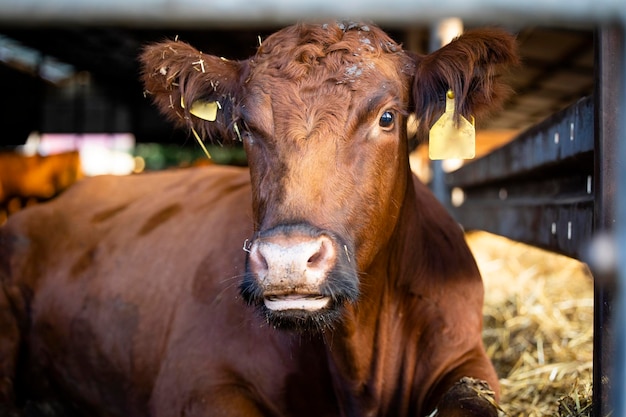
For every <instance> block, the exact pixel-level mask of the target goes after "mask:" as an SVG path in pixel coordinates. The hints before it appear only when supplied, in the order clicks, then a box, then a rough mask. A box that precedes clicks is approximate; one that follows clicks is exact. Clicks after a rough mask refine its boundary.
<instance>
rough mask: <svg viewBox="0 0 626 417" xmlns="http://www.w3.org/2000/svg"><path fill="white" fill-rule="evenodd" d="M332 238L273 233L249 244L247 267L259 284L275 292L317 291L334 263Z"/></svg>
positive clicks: (335, 254)
mask: <svg viewBox="0 0 626 417" xmlns="http://www.w3.org/2000/svg"><path fill="white" fill-rule="evenodd" d="M336 258H337V253H336V250H335V245H334V244H333V241H332V240H331V239H330V238H329V237H328V236H325V235H320V236H316V237H308V236H307V237H302V236H299V237H295V236H280V235H278V236H272V237H269V238H261V239H257V240H256V241H255V242H254V243H253V244H252V247H251V248H250V254H249V264H248V265H249V268H250V271H251V272H252V273H254V274H255V275H256V276H257V279H258V281H259V283H260V284H261V286H262V287H264V288H265V289H270V290H272V291H276V292H285V293H287V292H308V291H311V292H316V291H317V290H318V289H319V286H320V285H321V283H322V282H323V281H324V279H325V278H326V276H327V275H328V273H329V271H330V270H331V269H332V268H333V267H334V265H335V263H336Z"/></svg>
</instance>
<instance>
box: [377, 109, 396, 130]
mask: <svg viewBox="0 0 626 417" xmlns="http://www.w3.org/2000/svg"><path fill="white" fill-rule="evenodd" d="M393 119H394V117H393V113H392V112H390V111H386V112H384V113H383V114H382V116H380V120H379V121H378V125H379V126H380V127H382V128H387V129H388V128H391V127H393Z"/></svg>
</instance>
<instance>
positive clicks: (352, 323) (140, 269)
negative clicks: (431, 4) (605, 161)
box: [0, 23, 516, 416]
mask: <svg viewBox="0 0 626 417" xmlns="http://www.w3.org/2000/svg"><path fill="white" fill-rule="evenodd" d="M200 57H201V58H202V59H203V60H204V61H203V62H204V69H205V72H202V70H201V68H200V69H199V68H198V65H199V64H196V63H197V62H198V60H199V58H200ZM438 57H439V58H440V59H441V62H439V60H438V59H437V58H438ZM468 61H471V62H468ZM515 61H516V56H515V53H514V51H513V41H512V38H511V37H510V36H509V35H507V34H505V33H504V32H501V31H495V30H489V31H485V32H476V33H474V34H470V35H469V37H468V38H467V39H465V38H464V37H461V38H460V39H459V40H457V41H456V43H454V44H452V45H451V46H450V47H449V48H448V49H445V50H443V51H439V52H435V53H434V54H432V55H429V56H426V57H413V56H411V55H409V54H407V53H405V52H404V51H403V50H402V49H401V48H400V46H399V45H397V44H396V43H395V42H393V41H392V40H391V39H389V38H388V37H387V36H386V35H385V34H384V33H383V32H382V31H381V30H380V29H378V28H376V27H374V26H371V25H362V24H348V23H343V24H336V23H329V24H328V25H308V24H301V25H296V26H293V27H290V28H286V29H284V30H283V31H280V32H278V33H276V34H275V35H273V36H271V37H270V38H268V39H266V40H265V42H263V44H262V45H261V46H260V48H259V51H258V53H257V55H256V56H254V57H252V58H251V59H249V60H247V61H242V62H226V61H223V60H221V59H219V58H217V57H211V56H208V55H203V54H200V52H198V51H196V50H195V49H193V48H192V47H190V46H188V45H185V44H183V43H181V42H166V43H162V44H157V45H153V46H151V47H149V48H147V49H146V50H145V52H144V54H143V56H142V62H143V65H144V81H145V83H146V89H147V90H148V91H149V92H150V94H151V95H152V96H153V98H154V100H155V102H156V103H157V105H159V107H160V108H161V110H162V111H163V112H164V113H165V114H167V115H168V117H170V118H172V119H175V120H179V121H181V122H182V124H183V125H187V126H190V127H194V129H195V130H196V131H198V132H203V133H204V134H206V135H207V136H210V137H222V138H228V137H236V133H234V130H233V129H234V125H235V124H236V125H237V126H238V129H239V133H240V135H241V139H242V141H243V142H244V146H245V147H246V151H247V153H248V159H249V163H250V170H249V172H248V171H247V170H243V169H237V168H222V167H208V168H201V169H200V168H197V169H189V170H186V171H178V172H167V173H158V174H150V175H143V176H135V177H127V178H112V177H104V178H95V179H92V180H89V181H84V182H83V183H81V184H79V185H78V186H76V187H74V188H73V189H71V190H70V191H69V192H67V193H66V194H65V195H63V196H62V197H61V198H59V199H58V200H56V201H55V202H52V203H50V204H47V205H43V206H40V207H37V208H33V209H31V210H27V211H25V212H23V213H21V214H18V215H16V216H14V217H13V218H12V219H11V220H10V221H9V223H8V225H7V226H6V227H5V228H3V229H1V230H0V259H2V260H3V261H2V262H1V263H0V278H1V279H2V283H3V288H4V292H0V312H1V313H2V314H0V328H2V329H7V333H6V334H7V336H4V334H3V337H2V339H1V341H2V343H0V358H2V361H1V362H0V378H3V379H2V381H8V383H5V384H0V394H3V395H4V397H0V399H1V398H5V400H4V401H5V403H8V404H10V403H11V398H12V389H11V384H10V383H11V382H12V381H14V377H15V373H16V372H17V373H21V372H24V370H20V369H16V366H15V360H14V358H15V355H16V350H17V349H18V346H19V344H20V340H28V341H29V344H28V348H29V350H28V351H27V353H25V355H26V356H24V360H23V362H22V363H24V364H25V365H28V366H27V368H28V369H29V371H30V372H31V373H34V374H35V375H38V376H39V377H40V378H39V379H38V380H41V381H43V382H46V381H50V382H51V384H50V385H49V387H61V391H62V393H63V395H65V396H69V397H70V398H71V399H72V400H73V401H75V402H76V403H77V404H79V405H80V406H81V407H83V408H84V409H85V410H88V411H89V413H91V414H90V415H124V416H135V415H137V416H144V415H154V416H183V415H185V416H188V415H193V416H221V415H250V416H252V415H259V416H261V415H265V416H279V415H297V416H308V415H311V416H312V415H315V416H319V415H329V416H330V415H355V416H357V415H380V416H383V415H389V416H391V415H393V416H420V415H426V414H428V413H430V412H431V411H432V410H433V409H435V408H437V407H440V413H439V414H438V415H440V416H462V415H468V416H469V415H484V416H492V415H494V412H495V408H494V407H493V406H492V405H491V404H490V403H489V402H488V401H485V400H484V398H483V397H481V396H480V395H478V394H476V395H475V396H473V394H472V393H473V392H475V391H473V390H471V389H468V388H467V384H459V383H458V382H459V381H468V380H471V381H475V380H477V381H479V382H478V384H479V385H481V386H483V385H484V383H486V384H488V386H490V387H491V389H493V390H495V391H496V396H497V391H498V381H497V376H496V374H495V372H494V370H493V367H492V366H491V364H490V362H489V360H488V358H487V356H486V354H485V352H484V349H483V346H482V341H481V327H482V312H481V310H482V300H483V289H482V282H481V278H480V275H479V273H478V269H477V267H476V264H475V262H474V259H473V257H472V255H471V253H470V251H469V249H468V247H467V246H466V244H465V242H464V237H463V234H462V232H461V230H460V228H459V227H458V225H457V224H456V223H455V222H454V220H453V219H452V218H451V217H450V216H448V215H447V214H446V213H445V211H444V209H443V207H442V206H441V205H440V204H439V203H438V202H437V201H436V200H435V198H434V197H433V196H432V195H431V194H430V192H429V191H428V189H427V188H426V187H425V186H424V185H422V184H420V183H419V181H418V180H417V179H416V178H415V177H414V176H413V175H412V174H411V172H410V170H409V167H408V145H407V140H406V127H405V121H406V116H407V114H408V113H409V112H410V111H412V110H414V109H417V111H418V112H419V114H418V116H420V117H423V118H424V120H427V119H428V118H430V117H431V115H432V114H433V112H435V111H436V110H433V109H434V108H436V107H437V106H438V105H439V97H443V95H444V94H445V91H446V90H447V88H448V86H446V85H445V84H446V83H452V85H453V86H454V88H459V93H458V94H459V97H460V104H459V111H460V112H461V113H464V114H465V112H466V111H467V112H471V113H475V112H479V111H481V110H486V108H487V107H489V105H490V101H489V100H490V99H491V100H496V99H497V96H498V95H499V94H500V92H501V91H503V88H502V86H500V84H499V81H498V79H497V78H496V77H494V74H495V69H496V67H499V66H505V65H506V64H507V62H508V63H514V62H515ZM422 66H423V67H422ZM162 68H165V70H163V71H162V70H161V69H162ZM424 71H426V72H427V74H424ZM465 71H468V72H470V73H471V74H465V73H464V72H465ZM431 72H434V74H431ZM418 78H424V79H423V80H421V79H418ZM457 79H459V80H461V81H459V82H458V83H457V82H456V80H457ZM441 80H446V81H445V82H442V81H441ZM218 81H219V83H218ZM181 96H183V97H184V100H185V103H192V102H193V100H195V99H198V98H207V97H208V98H210V99H211V100H219V101H220V104H221V106H222V109H221V110H220V111H219V115H218V121H216V122H213V123H211V122H206V121H203V120H200V119H197V118H195V116H192V115H190V114H189V113H188V108H189V106H185V109H183V108H182V107H181V106H180V97H181ZM416 96H419V97H420V100H417V99H416ZM170 97H171V101H170ZM422 97H425V98H424V99H421V98H422ZM496 101H497V100H496ZM413 106H415V107H413ZM387 112H389V113H390V114H391V115H392V116H393V117H394V121H393V123H391V124H387V123H382V121H381V116H382V115H383V114H386V113H387ZM183 202H184V204H183ZM293 224H300V225H301V224H306V225H310V226H311V227H314V228H316V229H319V230H324V231H327V232H325V233H328V236H333V237H334V236H337V239H341V240H340V241H341V242H342V243H344V246H343V248H345V256H346V259H347V261H346V262H347V264H346V265H350V266H354V265H355V266H356V269H355V270H356V274H355V275H354V276H355V278H356V279H358V280H359V282H358V286H359V293H358V298H357V299H356V300H355V301H354V302H350V303H347V304H345V305H343V306H340V310H339V312H340V316H341V318H340V320H338V321H334V322H331V323H325V324H326V325H327V326H326V327H323V328H322V332H320V333H307V334H301V333H293V332H288V331H284V330H279V329H275V328H273V327H272V326H270V325H268V324H267V323H266V322H265V321H264V318H263V317H262V316H261V315H259V314H258V312H257V311H256V309H255V307H254V306H251V305H248V306H246V305H245V303H244V302H243V300H242V299H241V295H240V293H239V291H238V289H237V288H238V286H239V285H240V282H241V280H242V277H244V275H246V277H249V274H246V271H245V270H244V265H245V260H246V252H245V251H244V250H242V245H244V241H245V240H246V239H251V240H254V239H255V238H256V237H258V236H260V234H261V233H263V232H264V231H267V230H271V229H275V228H276V227H279V226H281V225H293ZM243 249H245V247H244V248H243ZM342 255H343V254H342ZM346 276H348V277H349V276H350V274H349V273H347V274H346ZM252 278H253V277H252ZM7 358H8V359H7ZM467 378H470V379H467ZM481 381H485V382H481ZM41 385H42V386H41V387H39V388H40V391H41V392H44V393H48V394H50V390H49V389H47V386H46V384H45V383H44V384H41ZM49 387H48V388H49ZM19 388H20V387H18V394H20V391H19ZM22 388H23V387H22ZM468 393H469V394H470V396H469V397H467V394H468ZM57 394H58V393H57ZM18 397H19V395H18ZM440 400H441V401H442V402H441V403H440ZM466 410H467V411H466Z"/></svg>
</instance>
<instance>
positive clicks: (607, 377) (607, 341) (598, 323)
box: [590, 27, 623, 417]
mask: <svg viewBox="0 0 626 417" xmlns="http://www.w3.org/2000/svg"><path fill="white" fill-rule="evenodd" d="M622 43H623V37H622V33H621V30H620V29H619V28H618V27H602V28H600V29H599V30H598V31H597V32H596V49H595V62H596V80H595V81H596V82H595V85H596V90H595V118H594V119H595V132H596V133H595V144H594V148H595V150H594V157H595V161H594V165H595V167H594V189H595V195H594V200H595V204H594V233H595V235H596V240H597V239H603V236H606V235H610V234H613V233H614V232H615V227H616V217H615V198H616V195H615V191H616V187H617V172H616V171H617V166H618V165H617V164H618V158H617V147H618V137H619V136H618V132H619V128H620V127H619V120H620V119H619V115H620V105H621V103H620V100H621V98H622V95H621V94H620V78H621V74H622V69H621V65H622V62H621V61H622V54H621V51H622V48H623V46H622ZM609 250H610V248H609ZM603 255H606V254H600V253H597V254H596V256H595V257H593V258H592V259H590V266H591V268H592V272H593V275H594V340H593V342H594V343H593V345H594V346H593V350H594V355H593V397H594V403H593V405H594V407H593V408H594V409H593V414H594V415H595V416H598V417H600V416H606V415H608V414H609V413H610V410H611V404H610V390H611V380H612V371H611V369H613V368H612V367H613V362H614V360H613V357H614V340H613V338H614V335H613V322H614V320H613V316H614V311H613V306H614V300H613V299H614V295H615V283H616V280H617V277H616V274H617V270H616V265H615V264H614V262H612V261H611V260H610V259H609V263H610V264H609V265H603V264H602V262H601V261H600V260H599V259H598V258H602V256H603ZM594 258H595V259H594ZM617 415H620V414H617Z"/></svg>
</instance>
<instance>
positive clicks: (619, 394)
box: [611, 14, 626, 417]
mask: <svg viewBox="0 0 626 417" xmlns="http://www.w3.org/2000/svg"><path fill="white" fill-rule="evenodd" d="M621 22H622V26H621V27H620V29H621V34H622V38H621V39H622V43H621V47H619V49H617V52H618V53H619V54H620V55H621V56H619V57H618V60H617V61H618V62H620V63H621V71H620V73H619V77H618V78H617V79H618V80H620V81H621V84H620V85H618V86H615V87H614V88H616V90H617V91H618V93H617V97H619V100H620V101H619V107H618V109H617V110H616V114H617V115H618V126H619V131H618V132H617V138H618V141H617V142H618V144H617V160H618V161H620V163H619V164H618V165H617V169H616V172H615V177H616V182H617V184H616V206H617V211H616V212H617V218H618V219H620V220H621V221H619V222H617V224H616V232H617V233H616V234H617V236H616V241H617V249H616V253H617V267H618V274H617V277H618V283H617V289H618V291H617V293H616V300H617V304H616V305H617V312H616V315H615V317H617V318H618V319H617V320H615V323H614V326H613V329H614V331H615V356H614V359H613V360H614V366H613V369H614V371H613V373H612V374H611V376H612V378H613V382H612V391H611V392H612V397H613V398H612V404H613V407H614V412H613V415H614V416H616V417H618V416H624V415H626V395H625V394H624V393H625V392H626V320H625V318H626V256H625V255H626V253H625V252H626V249H624V248H626V222H625V221H624V220H626V181H624V180H623V179H624V178H626V79H625V77H626V42H624V31H625V30H626V28H625V27H624V25H626V14H623V15H622V20H621ZM620 179H621V181H620Z"/></svg>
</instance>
